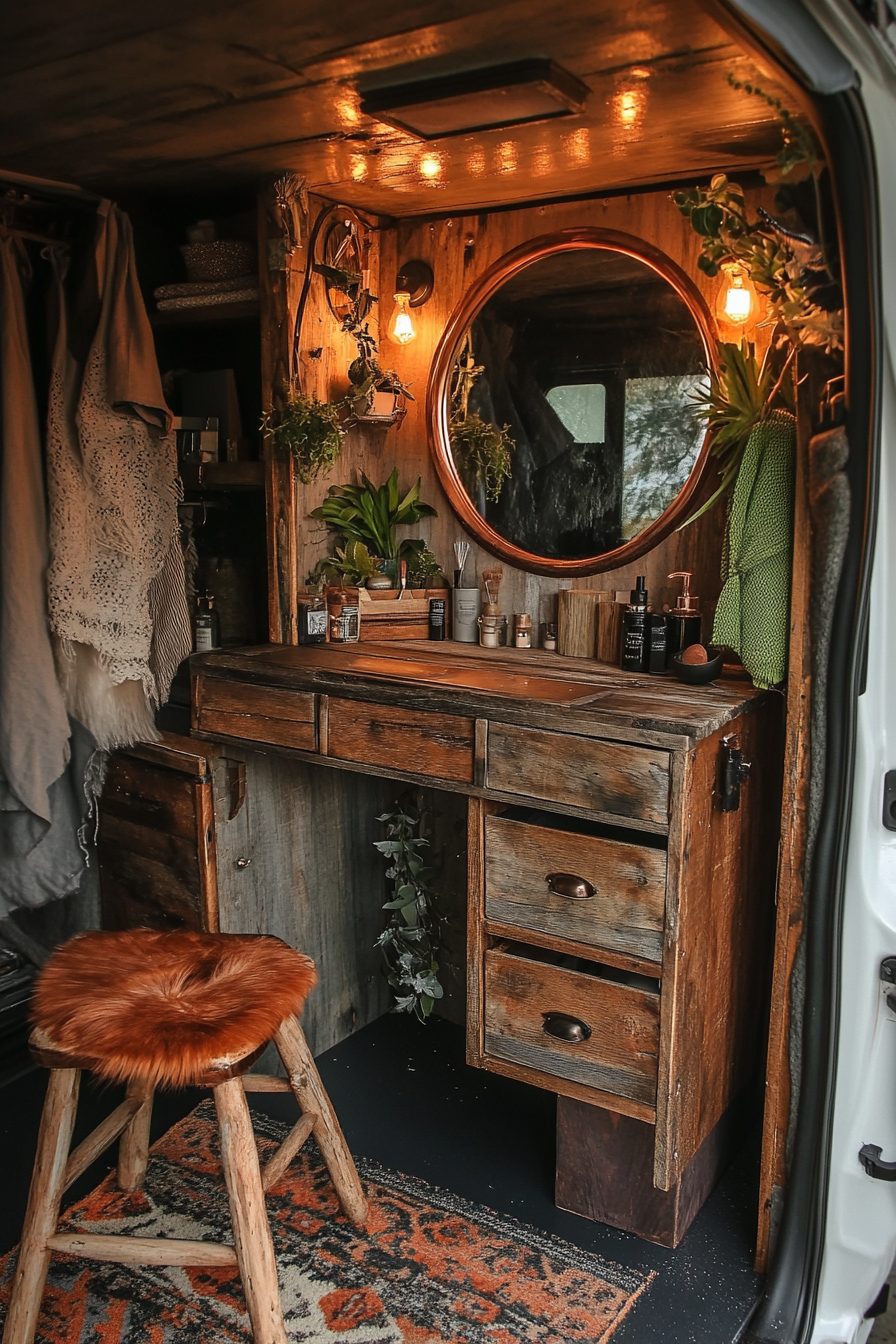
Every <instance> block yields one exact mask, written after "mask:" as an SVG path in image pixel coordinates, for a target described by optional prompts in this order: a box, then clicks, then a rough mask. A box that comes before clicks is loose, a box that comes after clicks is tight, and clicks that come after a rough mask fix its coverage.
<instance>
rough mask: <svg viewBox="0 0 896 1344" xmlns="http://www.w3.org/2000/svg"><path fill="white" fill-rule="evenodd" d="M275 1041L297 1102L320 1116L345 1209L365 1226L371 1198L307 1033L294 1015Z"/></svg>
mask: <svg viewBox="0 0 896 1344" xmlns="http://www.w3.org/2000/svg"><path fill="white" fill-rule="evenodd" d="M274 1044H275V1045H276V1047H277V1049H278V1050H279V1051H280V1058H281V1059H282V1060H283V1063H284V1064H285V1065H286V1072H287V1074H288V1075H289V1081H290V1085H291V1086H292V1090H293V1092H294V1093H295V1094H296V1101H297V1102H298V1103H299V1105H300V1106H301V1108H302V1110H303V1111H306V1112H307V1111H311V1112H313V1113H314V1114H315V1115H316V1116H317V1120H316V1121H315V1124H314V1129H313V1130H312V1133H313V1134H314V1138H315V1140H316V1142H317V1146H318V1148H319V1149H320V1151H321V1155H322V1156H323V1159H324V1161H325V1162H326V1164H327V1170H328V1171H329V1173H330V1178H331V1180H332V1182H333V1185H334V1186H335V1187H336V1193H337V1195H338V1196H339V1203H340V1204H341V1205H342V1209H343V1212H344V1213H345V1215H346V1217H348V1218H351V1220H352V1222H353V1223H354V1224H355V1225H356V1226H357V1227H363V1226H364V1224H365V1222H366V1221H367V1197H366V1195H365V1194H364V1189H363V1187H362V1185H361V1181H360V1179H359V1177H358V1172H357V1169H356V1167H355V1164H354V1162H353V1161H352V1155H351V1153H350V1152H349V1150H348V1144H347V1143H346V1141H345V1136H344V1135H343V1133H342V1130H341V1129H340V1127H339V1121H338V1120H337V1118H336V1112H335V1111H334V1110H333V1107H332V1105H331V1104H330V1098H329V1097H328V1096H327V1092H326V1088H325V1087H324V1085H323V1083H322V1082H321V1080H320V1074H319V1073H318V1071H317V1066H316V1064H315V1063H314V1057H313V1055H312V1054H311V1051H310V1050H309V1049H308V1042H307V1041H306V1040H305V1034H304V1032H303V1031H302V1028H301V1027H300V1026H299V1024H298V1022H297V1021H296V1019H295V1018H294V1017H287V1018H286V1019H285V1020H284V1021H283V1022H281V1023H280V1027H279V1029H278V1031H277V1034H276V1036H275V1037H274Z"/></svg>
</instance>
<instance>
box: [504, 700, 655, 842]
mask: <svg viewBox="0 0 896 1344" xmlns="http://www.w3.org/2000/svg"><path fill="white" fill-rule="evenodd" d="M488 787H489V788H490V789H497V790H500V791H501V792H503V793H515V794H526V795H527V796H528V797H531V798H545V799H548V800H549V801H551V802H554V803H564V804H565V805H566V806H567V807H580V808H587V809H589V810H590V811H593V812H608V813H612V814H615V815H616V816H620V817H632V818H636V819H637V820H638V821H646V822H649V823H652V824H654V825H658V826H663V827H665V826H666V825H668V822H669V753H668V752H667V751H660V750H659V749H658V748H655V747H633V746H629V745H628V744H627V743H624V742H604V741H601V740H599V739H596V738H591V737H577V736H576V735H575V734H573V733H547V732H543V731H542V730H541V729H540V728H517V727H516V726H515V725H513V724H509V723H490V724H489V727H488Z"/></svg>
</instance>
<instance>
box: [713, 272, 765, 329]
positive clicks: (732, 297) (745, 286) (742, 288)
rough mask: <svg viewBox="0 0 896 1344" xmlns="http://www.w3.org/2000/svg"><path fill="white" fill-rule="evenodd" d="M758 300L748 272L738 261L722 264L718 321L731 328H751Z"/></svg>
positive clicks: (755, 315)
mask: <svg viewBox="0 0 896 1344" xmlns="http://www.w3.org/2000/svg"><path fill="white" fill-rule="evenodd" d="M758 309H759V300H758V296H757V294H756V290H755V289H754V288H753V282H752V280H751V279H750V272H749V271H748V270H747V268H746V266H742V265H741V263H740V262H739V261H725V262H723V263H722V283H721V285H720V286H719V300H718V303H717V305H716V313H717V314H718V317H719V320H720V321H722V322H726V323H728V325H729V326H733V327H747V326H752V325H754V324H755V322H756V318H757V315H758Z"/></svg>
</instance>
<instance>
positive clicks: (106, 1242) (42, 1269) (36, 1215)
mask: <svg viewBox="0 0 896 1344" xmlns="http://www.w3.org/2000/svg"><path fill="white" fill-rule="evenodd" d="M200 942H201V947H199V943H200ZM197 949H198V951H197ZM121 954H123V956H124V961H125V963H126V964H125V965H124V966H123V967H122V965H121ZM200 954H201V955H200ZM197 959H199V960H200V961H201V965H200V967H199V971H198V975H196V976H194V979H193V981H190V980H189V973H190V970H191V969H192V970H193V971H195V970H196V963H197ZM98 960H99V962H100V964H101V965H102V966H105V967H106V969H107V971H108V969H109V967H110V966H115V964H116V961H118V963H119V964H118V967H117V970H116V971H114V972H112V974H110V975H109V978H108V980H107V982H106V990H105V994H106V998H105V999H104V1000H103V1003H102V1004H101V1005H100V1014H99V1015H100V1017H101V1018H102V1019H103V1026H102V1028H101V1029H100V1030H99V1031H98V1030H97V1024H96V1020H95V1019H96V1013H94V1014H93V1015H91V1012H90V1009H91V1007H92V1006H93V1007H94V1008H95V1006H96V1005H91V1003H90V1001H89V1000H85V999H84V998H83V996H82V998H81V999H80V1000H75V1001H74V1002H73V1001H71V1000H69V1006H68V1010H67V1012H66V1007H65V1004H64V1002H61V1001H60V997H62V999H64V997H65V996H66V995H69V994H71V992H72V990H73V988H74V987H75V986H79V987H80V988H81V989H82V991H83V990H84V989H85V984H80V983H79V982H81V981H84V982H86V985H87V987H90V988H93V987H94V986H95V982H96V978H97V973H98V968H97V962H98ZM154 960H155V962H156V963H158V962H159V961H160V960H161V961H162V962H163V963H164V970H165V971H166V972H167V974H165V975H162V976H161V977H156V976H154V970H155V966H154ZM222 963H225V967H224V969H225V974H224V975H223V976H221V975H218V976H217V977H216V975H215V972H216V970H217V971H220V970H221V966H222ZM185 965H186V967H187V970H186V972H185V971H184V966H185ZM241 967H242V968H243V970H244V972H245V978H246V983H245V986H240V985H239V984H238V977H239V971H240V968H241ZM172 968H174V970H175V971H177V972H178V973H179V974H174V975H173V976H172V974H171V973H170V972H171V971H172ZM260 968H261V969H260ZM284 970H286V971H287V972H288V974H287V980H289V979H290V976H291V982H290V983H289V984H287V986H286V989H285V990H284V983H283V980H284ZM184 974H186V975H187V977H188V978H187V980H186V981H184ZM259 978H261V979H262V980H263V979H265V978H273V979H274V984H275V988H276V989H277V991H278V992H277V993H276V994H274V995H273V996H272V997H273V999H274V1005H273V1006H274V1008H275V1009H276V1008H277V1007H278V1005H279V1006H282V1002H283V996H284V992H285V994H286V998H287V999H291V1000H292V1002H293V1004H296V1009H295V1011H298V1009H300V1008H301V1005H302V1003H303V1002H304V997H305V994H307V992H308V990H309V989H310V988H311V986H312V985H313V984H314V980H315V978H316V976H315V972H314V967H313V963H311V962H310V960H309V959H308V958H307V957H302V956H301V954H300V953H297V952H295V951H293V949H292V948H289V947H287V945H286V944H285V943H281V942H280V940H279V939H275V938H249V937H246V938H243V937H241V936H238V935H228V934H193V933H174V934H157V933H152V932H149V931H147V930H137V931H134V932H129V933H126V934H114V933H112V934H82V935H80V937H78V938H76V939H73V940H72V941H71V942H70V943H68V944H66V946H65V947H63V948H62V949H60V951H59V952H57V953H56V954H54V956H53V957H52V958H51V959H50V961H49V963H48V964H47V967H46V969H45V971H44V972H43V975H42V976H41V980H40V982H39V985H38V990H37V993H36V995H35V1009H34V1018H35V1020H36V1022H37V1026H36V1027H35V1029H34V1031H33V1033H32V1036H31V1042H30V1044H31V1052H32V1055H33V1056H34V1058H35V1060H36V1061H37V1062H38V1063H39V1064H42V1065H43V1066H44V1067H45V1068H48V1069H50V1070H51V1072H50V1080H49V1084H48V1087H47V1096H46V1101H45V1102H44V1109H43V1115H42V1117H41V1123H40V1134H39V1137H38V1144H37V1155H36V1157H35V1163H34V1173H33V1176H32V1180H31V1190H30V1193H29V1196H28V1208H27V1211H26V1214H25V1226H24V1229H23V1233H22V1240H21V1245H20V1248H19V1258H18V1265H17V1268H16V1275H15V1279H14V1282H13V1288H12V1296H11V1299H10V1304H9V1314H8V1316H7V1319H6V1327H5V1329H4V1333H3V1344H31V1341H32V1340H33V1337H34V1332H35V1328H36V1326H37V1318H38V1314H39V1312H40V1304H41V1298H42V1296H43V1291H44V1285H45V1283H46V1278H47V1271H48V1269H49V1265H50V1255H51V1253H52V1252H53V1251H65V1252H67V1253H68V1254H69V1255H81V1256H85V1257H87V1258H88V1259H91V1260H111V1261H117V1262H120V1263H126V1264H141V1265H189V1266H193V1265H215V1266H222V1265H237V1266H238V1268H239V1272H240V1277H241V1279H242V1282H243V1290H244V1292H245V1294H246V1304H247V1307H248V1311H249V1319H250V1321H251V1323H252V1331H253V1335H254V1338H255V1341H256V1344H287V1337H286V1330H285V1327H284V1324H283V1313H282V1310H281V1306H280V1293H279V1289H278V1284H277V1266H276V1263H275V1260H274V1247H273V1242H272V1240H271V1231H270V1226H269V1224H268V1220H267V1214H266V1211H265V1204H264V1196H265V1192H266V1191H268V1190H270V1189H272V1188H273V1186H275V1185H276V1184H277V1182H278V1181H279V1180H280V1179H281V1177H282V1176H283V1175H284V1173H285V1171H286V1169H287V1167H288V1166H289V1164H290V1162H291V1161H292V1159H293V1158H294V1157H295V1155H296V1154H297V1153H298V1151H299V1149H300V1148H301V1147H302V1144H303V1143H304V1142H305V1140H306V1139H307V1137H308V1135H309V1134H313V1135H314V1137H315V1140H316V1141H317V1144H318V1147H319V1148H320V1151H321V1154H322V1156H323V1158H324V1161H325V1162H326V1164H327V1168H328V1170H329V1173H330V1177H331V1179H332V1181H333V1185H334V1187H335V1189H336V1193H337V1195H338V1196H339V1202H340V1204H341V1205H342V1209H343V1211H344V1213H345V1214H346V1216H347V1217H348V1218H350V1219H351V1220H352V1222H354V1223H355V1224H357V1225H358V1226H362V1225H363V1224H364V1222H365V1220H366V1217H367V1200H366V1198H365V1195H364V1191H363V1189H362V1187H361V1182H360V1180H359V1179H358V1173H357V1171H356V1169H355V1164H354V1162H353V1161H352V1157H351V1154H350V1152H349V1150H348V1148H347V1146H346V1142H345V1139H344V1137H343V1135H342V1131H341V1129H340V1128H339V1122H338V1120H337V1119H336V1114H335V1112H334V1110H333V1107H332V1106H331V1104H330V1100H329V1097H328V1096H327V1093H326V1091H325V1089H324V1086H323V1084H322V1082H321V1080H320V1075H319V1074H318V1072H317V1068H316V1066H315V1063H314V1059H313V1057H312V1055H311V1052H310V1050H309V1049H308V1045H307V1043H306V1041H305V1037H304V1034H303V1032H302V1029H301V1027H300V1026H299V1023H298V1021H297V1019H296V1016H295V1011H293V1012H289V1013H286V1014H284V1015H283V1016H282V1018H281V1019H280V1020H279V1023H278V1025H276V1027H275V1028H274V1029H267V1030H263V1031H262V1032H261V1035H259V1029H260V1026H261V1024H260V1022H259V1017H261V1018H263V1017H264V1015H265V1014H264V1009H265V1007H266V1005H259V1004H258V1002H257V1001H255V1000H254V999H252V996H254V995H255V994H256V993H257V989H258V981H259ZM135 979H137V980H139V981H140V983H139V985H138V986H137V991H138V992H137V998H138V1001H139V1004H140V1005H142V1011H144V1012H145V1011H148V1009H149V1007H150V1006H155V1008H156V1010H157V1017H156V1023H155V1025H154V1026H153V1027H152V1030H151V1032H150V1033H148V1034H146V1033H144V1034H143V1038H142V1039H141V1040H139V1041H138V1043H137V1044H138V1047H139V1048H138V1049H137V1050H135V1051H134V1052H133V1053H132V1054H131V1055H130V1056H128V1054H127V1046H128V1044H129V1043H128V1041H127V1040H126V1039H124V1040H123V1039H122V1037H121V1034H120V1030H118V1029H120V1028H121V1027H123V1025H124V1022H125V1019H126V1016H127V1014H128V1013H130V1012H132V1011H133V1010H134V1004H133V999H134V980H135ZM159 979H161V991H160V990H159ZM122 982H124V983H122ZM153 986H155V988H153ZM209 989H211V994H209V992H208V991H209ZM237 989H239V990H240V991H242V990H244V991H245V992H244V993H243V995H242V996H243V998H244V999H246V1000H247V1003H246V1008H245V1011H244V1012H243V1013H242V1014H241V1012H240V1005H239V1002H238V1000H239V998H240V994H239V993H236V992H235V990H237ZM178 990H180V991H181V992H180V993H178ZM203 996H204V998H205V999H206V1000H208V1002H205V1003H202V1004H200V1018H201V1020H200V1023H199V1025H200V1027H201V1028H202V1029H203V1031H202V1034H203V1035H205V1036H206V1037H207V1038H208V1039H207V1051H208V1052H207V1057H206V1059H205V1061H204V1063H203V1064H202V1066H201V1067H200V1066H199V1065H198V1064H197V1061H196V1056H195V1052H194V1053H192V1054H191V1052H190V1049H189V1046H190V1045H191V1044H195V1039H194V1041H193V1042H189V1041H188V1042H187V1047H188V1048H187V1051H186V1053H187V1054H188V1056H189V1057H190V1059H191V1061H192V1063H191V1067H190V1072H189V1075H188V1077H187V1078H185V1077H184V1074H183V1067H182V1065H183V1059H182V1058H181V1057H180V1056H178V1055H177V1053H176V1051H177V1046H178V1044H179V1042H178V1039H177V1038H178V1026H180V1028H181V1034H184V1033H187V1034H189V1032H190V1031H191V1029H192V1028H195V1026H196V1023H195V1021H188V1020H187V1012H186V1009H187V1008H188V1007H189V1005H190V1001H191V998H192V1000H194V1001H195V1000H196V999H197V998H203ZM154 997H155V1000H156V1002H155V1003H154V1004H153V998H154ZM215 997H219V998H222V999H223V1001H224V1002H225V1003H226V1013H222V1016H225V1015H226V1022H223V1023H221V1025H220V1029H217V1030H216V1023H215V1022H214V1021H211V1020H210V1018H211V1014H210V1012H209V1008H210V1004H211V1002H213V1001H214V999H215ZM122 998H123V999H125V1000H126V1001H127V1002H126V1006H125V1013H124V1015H123V1016H121V1015H120V1016H119V1017H118V1018H117V1019H116V1018H115V1009H116V1007H117V1006H119V1005H120V1002H121V1000H122ZM250 999H252V1001H251V1002H248V1000H250ZM159 1001H161V1003H160V1002H159ZM107 1009H109V1010H110V1011H108V1012H107V1011H105V1010H107ZM159 1013H161V1016H162V1022H161V1024H160V1023H159V1019H158V1014H159ZM203 1014H204V1018H203ZM178 1016H179V1017H180V1019H181V1020H180V1023H178ZM110 1018H111V1019H112V1020H113V1022H112V1024H113V1026H114V1027H115V1028H116V1030H109V1023H110ZM241 1028H242V1029H243V1033H242V1034H243V1037H244V1039H243V1041H242V1044H241V1046H240V1048H239V1049H238V1050H235V1051H234V1050H231V1051H230V1052H229V1053H223V1052H221V1051H220V1050H218V1049H216V1041H218V1040H219V1039H220V1038H221V1037H222V1036H224V1037H226V1038H227V1039H230V1040H233V1039H234V1038H235V1037H239V1035H240V1029H241ZM79 1031H81V1034H83V1035H86V1036H87V1037H88V1038H89V1040H90V1046H89V1049H87V1050H78V1049H76V1048H74V1045H75V1041H74V1037H75V1036H76V1035H77V1034H78V1033H79ZM138 1034H139V1032H138ZM247 1039H249V1040H251V1045H250V1046H249V1048H245V1047H246V1040H247ZM271 1040H272V1041H273V1042H274V1044H275V1045H276V1047H277V1050H278V1051H279V1053H280V1058H281V1059H282V1061H283V1064H284V1066H285V1068H286V1072H287V1075H288V1077H287V1078H278V1077H273V1076H267V1075H262V1074H250V1073H248V1072H247V1070H248V1069H249V1067H250V1066H251V1065H252V1064H253V1063H254V1061H255V1060H256V1059H257V1058H258V1057H259V1055H260V1054H261V1052H262V1050H263V1049H264V1047H265V1046H266V1045H267V1044H268V1042H269V1041H271ZM153 1042H154V1045H153V1044H152V1043H153ZM123 1046H124V1047H125V1048H124V1053H122V1047H123ZM150 1046H152V1049H150ZM166 1052H168V1053H167V1054H166ZM84 1069H87V1070H90V1071H91V1072H94V1073H97V1074H99V1075H100V1076H101V1077H106V1078H114V1079H116V1080H119V1081H126V1082H127V1096H126V1098H125V1100H124V1101H123V1102H122V1103H121V1105H120V1106H118V1107H116V1109H115V1110H114V1111H113V1112H112V1114H111V1115H110V1116H108V1118H107V1119H106V1120H104V1121H103V1122H102V1123H101V1124H100V1125H98V1126H97V1128H96V1129H95V1130H94V1131H93V1133H92V1134H91V1135H90V1136H89V1137H88V1138H86V1139H85V1140H84V1141H83V1143H80V1144H79V1145H78V1147H77V1148H76V1149H75V1150H74V1152H70V1148H71V1139H72V1131H73V1128H74V1123H75V1114H76V1111H77V1105H78V1086H79V1083H80V1078H81V1072H82V1070H84ZM172 1077H173V1078H176V1079H177V1081H178V1082H186V1081H189V1082H191V1083H193V1084H194V1085H197V1086H201V1087H211V1088H212V1089H213V1091H214V1098H215V1107H216V1110H217V1115H218V1129H219V1133H220V1140H221V1159H222V1164H223V1168H224V1179H225V1181H226V1184H227V1193H228V1196H229V1200H230V1216H231V1222H232V1225H233V1238H234V1245H233V1246H229V1245H222V1244H218V1243H214V1242H205V1241H202V1242H198V1241H177V1240H174V1239H170V1238H154V1237H127V1236H101V1235H87V1234H81V1233H57V1232H56V1223H57V1221H58V1218H59V1206H60V1202H61V1200H62V1196H63V1194H64V1193H65V1191H66V1190H67V1189H68V1187H69V1186H70V1185H71V1184H72V1183H73V1182H74V1181H75V1180H77V1178H78V1177H79V1176H80V1175H81V1174H82V1173H83V1172H84V1171H86V1170H87V1168H88V1167H89V1166H90V1164H91V1163H92V1162H94V1161H95V1159H96V1158H97V1157H99V1156H100V1154H102V1153H103V1152H105V1151H106V1149H107V1148H108V1147H109V1145H110V1144H112V1143H113V1142H114V1141H115V1140H116V1139H117V1138H119V1136H120V1139H121V1142H120V1144H119V1155H118V1184H119V1186H120V1188H121V1189H122V1190H137V1189H139V1188H140V1187H141V1185H142V1184H143V1179H144V1176H145V1173H146V1165H147V1157H148V1151H149V1123H150V1116H151V1112H152V1098H153V1091H154V1087H155V1085H156V1084H157V1083H163V1084H164V1083H166V1082H168V1083H170V1081H171V1079H172ZM289 1091H291V1092H292V1093H293V1094H294V1096H295V1098H296V1101H297V1102H298V1104H299V1109H300V1111H301V1118H300V1119H299V1121H298V1123H297V1124H296V1125H295V1127H294V1129H293V1130H292V1132H291V1133H290V1134H289V1135H288V1137H287V1138H286V1139H285V1140H284V1142H283V1143H282V1144H281V1146H280V1148H278V1150H277V1152H276V1153H274V1155H273V1157H272V1158H271V1159H270V1161H269V1162H268V1163H267V1165H266V1166H265V1168H264V1169H263V1170H262V1169H261V1168H260V1165H259V1161H258V1151H257V1149H256V1146H255V1136H254V1134H253V1132H252V1122H251V1118H250V1115H249V1108H248V1105H247V1103H246V1097H245V1094H246V1092H289Z"/></svg>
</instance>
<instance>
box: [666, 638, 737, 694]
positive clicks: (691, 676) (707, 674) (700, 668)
mask: <svg viewBox="0 0 896 1344" xmlns="http://www.w3.org/2000/svg"><path fill="white" fill-rule="evenodd" d="M706 652H707V654H708V655H709V661H708V662H705V663H683V662H682V661H681V654H680V653H676V654H673V656H672V671H673V672H674V673H675V675H676V677H677V678H678V680H679V681H683V682H684V683H685V685H686V686H706V685H708V684H709V682H711V681H715V679H716V677H717V676H719V675H720V673H721V671H722V664H723V662H724V656H723V654H722V650H721V649H718V648H716V646H715V644H707V645H706Z"/></svg>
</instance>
